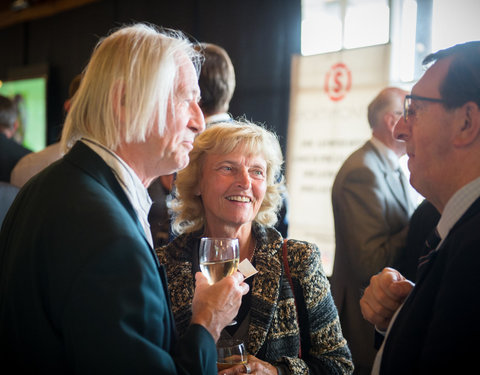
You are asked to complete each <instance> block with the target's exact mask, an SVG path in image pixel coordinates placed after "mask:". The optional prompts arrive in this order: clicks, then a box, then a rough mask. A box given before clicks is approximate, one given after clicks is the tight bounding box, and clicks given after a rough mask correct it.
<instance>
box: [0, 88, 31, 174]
mask: <svg viewBox="0 0 480 375" xmlns="http://www.w3.org/2000/svg"><path fill="white" fill-rule="evenodd" d="M17 127H18V119H17V109H16V106H15V102H14V101H13V100H11V99H9V98H7V97H5V96H2V95H0V181H4V182H10V173H11V172H12V169H13V167H14V166H15V164H17V162H18V161H19V160H20V159H21V158H22V157H23V156H25V155H27V154H28V153H30V152H32V151H30V150H29V149H28V148H25V147H23V146H22V145H20V144H18V143H17V142H16V141H15V140H14V139H13V136H14V135H15V132H16V130H17Z"/></svg>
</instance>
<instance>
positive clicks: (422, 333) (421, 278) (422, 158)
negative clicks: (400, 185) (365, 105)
mask: <svg viewBox="0 0 480 375" xmlns="http://www.w3.org/2000/svg"><path fill="white" fill-rule="evenodd" d="M424 64H431V65H430V67H429V68H428V70H427V71H426V72H425V74H424V75H423V77H422V78H421V79H420V80H419V81H418V83H417V84H416V85H415V86H414V87H413V89H412V94H411V95H409V96H407V98H406V100H405V106H404V117H403V119H401V120H400V121H399V122H398V124H397V125H396V127H395V130H394V134H395V136H396V137H397V139H400V140H404V141H405V143H406V147H407V154H408V155H409V161H408V167H409V169H410V172H411V175H410V181H411V183H412V185H413V186H414V187H415V189H417V190H418V191H419V192H420V193H421V194H422V195H424V196H425V198H426V199H428V200H429V201H430V202H431V203H432V204H433V205H434V206H435V207H436V208H437V209H438V211H439V212H440V213H441V217H440V221H439V222H438V224H437V226H436V230H435V231H434V232H433V233H432V236H429V239H428V241H427V243H426V246H428V248H429V253H428V255H426V256H425V257H422V258H420V260H419V268H418V272H417V278H416V284H415V285H413V283H411V282H409V281H408V280H406V279H405V278H404V277H403V276H402V275H401V274H400V273H399V272H398V271H396V270H394V269H384V270H383V271H382V272H381V273H380V274H378V275H376V276H373V277H372V279H371V282H370V286H369V287H368V288H367V289H366V290H365V294H364V296H363V297H362V300H361V308H362V313H363V315H364V317H365V318H366V319H367V320H369V321H370V322H371V323H373V324H375V325H376V327H377V329H379V330H381V331H385V330H387V328H388V330H387V332H386V337H385V339H384V340H383V344H382V346H381V348H380V350H379V353H378V355H377V357H376V360H375V366H374V369H373V374H378V373H380V374H440V373H442V374H444V373H451V374H466V373H473V372H476V371H477V370H476V369H477V367H478V366H477V365H476V357H477V356H478V353H479V351H480V343H479V341H478V337H480V326H479V324H478V317H479V316H480V299H479V298H478V290H479V288H480V278H479V277H478V270H479V269H480V251H479V250H480V230H479V229H480V42H479V41H476V42H469V43H465V44H460V45H456V46H453V47H451V48H448V49H445V50H441V51H439V52H437V53H434V54H431V55H429V56H427V57H426V58H425V60H424Z"/></svg>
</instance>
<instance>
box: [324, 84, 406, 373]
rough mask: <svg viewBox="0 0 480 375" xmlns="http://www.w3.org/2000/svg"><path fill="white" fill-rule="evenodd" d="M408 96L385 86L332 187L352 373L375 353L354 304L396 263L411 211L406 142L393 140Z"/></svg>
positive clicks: (336, 280) (335, 279) (337, 282)
mask: <svg viewBox="0 0 480 375" xmlns="http://www.w3.org/2000/svg"><path fill="white" fill-rule="evenodd" d="M406 94H407V92H405V91H404V90H401V89H399V88H396V87H387V88H385V89H383V90H381V91H380V92H379V93H378V95H377V96H376V97H375V98H374V99H373V100H372V101H371V102H370V104H369V106H368V122H369V124H370V127H371V129H372V137H371V138H370V140H368V141H367V142H366V143H365V144H364V145H363V146H362V147H360V148H359V149H358V150H356V151H355V152H353V154H352V155H350V156H349V157H348V158H347V160H346V161H345V162H344V163H343V165H342V167H341V168H340V170H339V171H338V173H337V176H336V178H335V182H334V184H333V188H332V207H333V217H334V223H335V244H336V251H335V264H334V268H333V274H332V280H331V283H332V293H333V298H334V300H335V303H336V305H337V308H338V313H339V317H340V322H341V324H342V331H343V334H344V335H345V338H346V339H347V342H348V345H349V347H350V350H351V351H352V357H353V361H354V364H355V374H370V371H371V368H372V365H373V360H374V359H375V352H376V351H375V349H374V348H373V342H374V333H373V327H372V325H371V324H370V323H368V322H367V321H365V320H364V319H363V317H362V314H361V311H360V306H359V305H358V302H359V301H360V298H361V296H362V291H363V289H364V288H365V287H366V286H367V285H368V281H369V279H370V276H371V275H372V273H376V272H379V271H380V270H381V269H382V268H383V267H386V266H393V265H395V264H396V262H397V261H398V260H399V259H400V257H401V253H402V252H403V251H404V249H405V239H406V236H407V230H408V221H409V217H410V215H411V213H412V212H413V203H412V202H411V199H410V195H409V191H408V188H407V185H408V182H407V181H406V179H404V182H403V185H402V178H403V172H402V171H401V169H400V164H399V158H400V157H401V156H402V155H404V154H405V143H404V142H400V141H398V140H396V139H395V138H394V137H393V128H394V126H395V124H396V122H397V121H398V119H399V118H400V117H401V114H402V106H403V100H404V98H405V95H406ZM402 186H403V188H402Z"/></svg>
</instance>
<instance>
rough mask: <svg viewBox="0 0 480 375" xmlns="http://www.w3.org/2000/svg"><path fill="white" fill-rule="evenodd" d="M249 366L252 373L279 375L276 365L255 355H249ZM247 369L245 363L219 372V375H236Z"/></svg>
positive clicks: (257, 374) (243, 372)
mask: <svg viewBox="0 0 480 375" xmlns="http://www.w3.org/2000/svg"><path fill="white" fill-rule="evenodd" d="M248 366H250V369H251V371H252V372H250V374H256V375H278V372H277V369H276V367H275V366H273V365H272V364H270V363H268V362H264V361H262V360H260V359H258V358H257V357H255V356H253V355H249V356H248ZM246 372H247V371H246V369H245V366H244V365H236V366H233V367H230V368H228V369H225V370H221V371H219V372H218V375H236V374H245V373H246Z"/></svg>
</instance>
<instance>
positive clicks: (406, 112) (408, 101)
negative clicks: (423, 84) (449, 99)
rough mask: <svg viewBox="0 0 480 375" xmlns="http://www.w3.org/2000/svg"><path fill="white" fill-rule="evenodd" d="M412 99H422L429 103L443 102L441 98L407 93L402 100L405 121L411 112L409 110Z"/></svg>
mask: <svg viewBox="0 0 480 375" xmlns="http://www.w3.org/2000/svg"><path fill="white" fill-rule="evenodd" d="M412 100H422V101H425V102H430V103H444V102H445V101H444V100H443V99H437V98H427V97H425V96H418V95H407V96H405V101H404V102H403V119H404V120H405V121H407V120H408V116H409V115H411V114H412V110H411V106H412Z"/></svg>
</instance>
